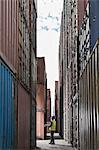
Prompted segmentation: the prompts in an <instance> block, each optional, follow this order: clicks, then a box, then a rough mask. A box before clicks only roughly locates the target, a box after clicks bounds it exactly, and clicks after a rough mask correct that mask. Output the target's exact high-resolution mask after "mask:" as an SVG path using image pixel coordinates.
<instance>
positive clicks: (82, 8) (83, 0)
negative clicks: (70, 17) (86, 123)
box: [78, 0, 88, 29]
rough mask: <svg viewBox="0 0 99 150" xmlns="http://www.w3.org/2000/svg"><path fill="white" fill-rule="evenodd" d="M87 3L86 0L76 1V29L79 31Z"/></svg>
mask: <svg viewBox="0 0 99 150" xmlns="http://www.w3.org/2000/svg"><path fill="white" fill-rule="evenodd" d="M87 2H88V0H78V29H80V27H81V24H82V22H83V17H84V15H85V13H86V7H87Z"/></svg>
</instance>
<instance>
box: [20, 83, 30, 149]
mask: <svg viewBox="0 0 99 150" xmlns="http://www.w3.org/2000/svg"><path fill="white" fill-rule="evenodd" d="M17 148H18V149H30V95H29V93H27V91H26V90H25V89H24V87H23V86H22V85H21V84H20V83H18V145H17Z"/></svg>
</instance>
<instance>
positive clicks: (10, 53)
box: [0, 0, 17, 71]
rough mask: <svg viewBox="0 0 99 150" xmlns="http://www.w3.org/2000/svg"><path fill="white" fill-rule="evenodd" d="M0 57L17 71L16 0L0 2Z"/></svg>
mask: <svg viewBox="0 0 99 150" xmlns="http://www.w3.org/2000/svg"><path fill="white" fill-rule="evenodd" d="M0 20H1V21H0V55H1V56H2V58H3V59H4V60H5V61H6V62H7V64H9V66H10V67H12V68H13V71H15V69H16V70H17V0H14V1H13V0H4V1H3V0H1V1H0Z"/></svg>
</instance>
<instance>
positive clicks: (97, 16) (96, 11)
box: [90, 0, 99, 49]
mask: <svg viewBox="0 0 99 150" xmlns="http://www.w3.org/2000/svg"><path fill="white" fill-rule="evenodd" d="M90 38H91V49H92V48H93V47H94V45H95V43H96V40H97V39H98V38H99V0H90Z"/></svg>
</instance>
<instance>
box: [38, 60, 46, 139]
mask: <svg viewBox="0 0 99 150" xmlns="http://www.w3.org/2000/svg"><path fill="white" fill-rule="evenodd" d="M46 92H47V77H46V68H45V58H44V57H39V58H37V93H36V102H37V112H36V115H37V122H36V127H37V131H36V132H37V138H38V139H44V138H45V134H46V133H45V132H46V130H45V129H44V124H45V123H46V99H47V96H46V95H47V94H46Z"/></svg>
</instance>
